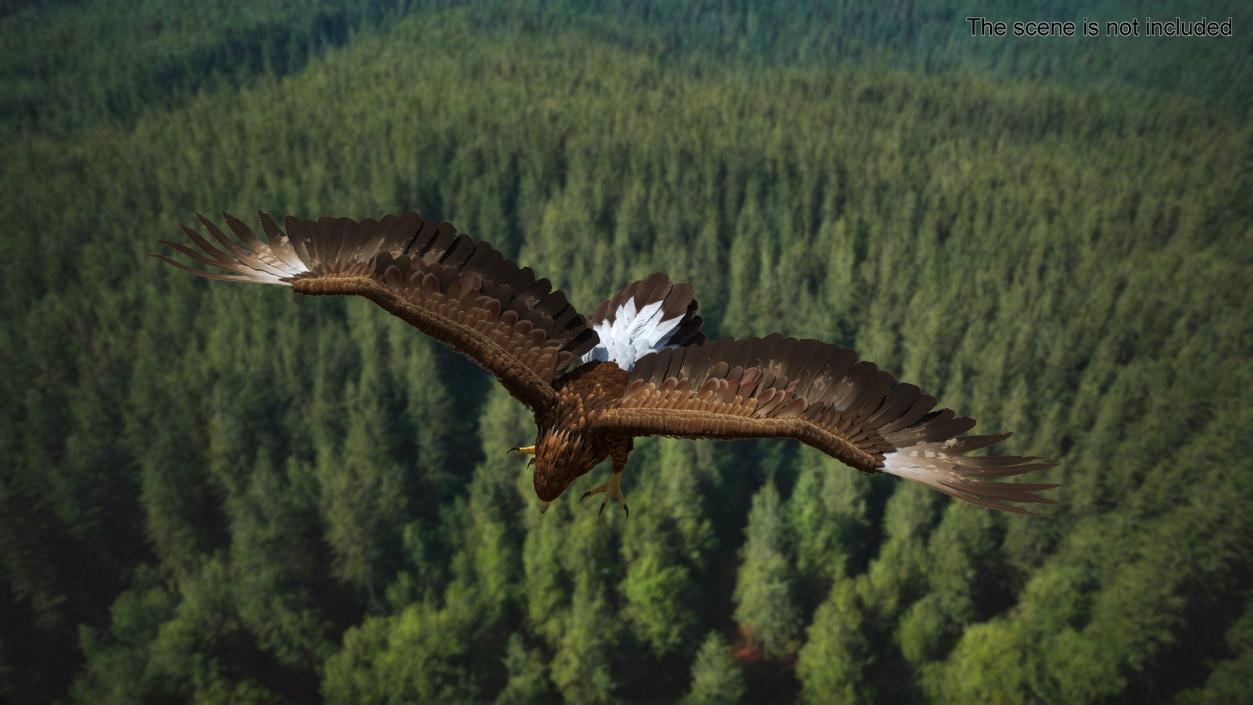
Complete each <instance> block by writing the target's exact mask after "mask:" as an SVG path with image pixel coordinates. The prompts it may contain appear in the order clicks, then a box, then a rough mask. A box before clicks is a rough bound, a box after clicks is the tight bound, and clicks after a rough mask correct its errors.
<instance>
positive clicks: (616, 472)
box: [579, 453, 631, 517]
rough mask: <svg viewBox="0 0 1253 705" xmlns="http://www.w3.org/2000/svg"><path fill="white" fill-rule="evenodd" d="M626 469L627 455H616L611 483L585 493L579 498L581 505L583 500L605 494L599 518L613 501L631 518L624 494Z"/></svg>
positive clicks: (610, 478) (598, 513)
mask: <svg viewBox="0 0 1253 705" xmlns="http://www.w3.org/2000/svg"><path fill="white" fill-rule="evenodd" d="M625 467H626V453H614V454H613V473H612V474H611V475H610V476H609V481H608V482H606V483H605V484H603V485H597V486H595V487H593V488H592V489H590V490H588V491H586V492H584V493H583V496H582V497H579V503H580V504H582V502H583V500H585V499H587V498H588V497H591V496H592V495H594V494H603V495H605V499H604V500H603V501H602V502H601V503H600V511H599V512H597V515H598V516H599V515H601V514H604V513H605V505H606V504H608V503H609V500H611V499H612V500H613V501H615V502H617V503H618V504H621V505H622V511H624V512H626V515H627V516H628V517H629V516H631V508H630V507H628V506H627V503H626V495H624V494H622V470H623V469H624V468H625Z"/></svg>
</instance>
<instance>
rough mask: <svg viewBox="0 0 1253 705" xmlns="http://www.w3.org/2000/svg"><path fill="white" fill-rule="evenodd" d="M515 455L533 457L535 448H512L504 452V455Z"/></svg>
mask: <svg viewBox="0 0 1253 705" xmlns="http://www.w3.org/2000/svg"><path fill="white" fill-rule="evenodd" d="M513 453H516V454H518V455H535V446H524V447H522V448H518V447H516V446H515V447H513V448H510V449H509V450H507V451H505V455H510V454H513Z"/></svg>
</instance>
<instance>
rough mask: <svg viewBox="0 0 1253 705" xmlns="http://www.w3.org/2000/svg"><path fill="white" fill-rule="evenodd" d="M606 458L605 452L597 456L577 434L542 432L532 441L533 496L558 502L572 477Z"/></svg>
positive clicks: (591, 445)
mask: <svg viewBox="0 0 1253 705" xmlns="http://www.w3.org/2000/svg"><path fill="white" fill-rule="evenodd" d="M607 456H608V453H600V454H598V453H596V452H595V450H594V449H593V444H592V442H591V439H590V438H588V437H587V436H585V435H583V434H581V433H578V432H576V431H572V430H570V429H549V430H544V431H541V432H540V435H539V439H538V440H536V441H535V476H534V480H535V494H536V495H537V496H538V497H539V498H540V500H541V501H543V502H551V501H553V500H554V499H557V498H558V497H560V496H561V493H562V492H565V491H566V487H568V486H569V485H570V483H571V482H574V480H575V478H577V477H579V476H580V475H583V474H584V473H586V472H588V471H589V470H591V469H592V468H594V467H596V465H597V463H599V462H600V461H602V460H604V459H605V458H606V457H607Z"/></svg>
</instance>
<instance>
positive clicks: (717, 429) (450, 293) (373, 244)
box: [154, 213, 1056, 513]
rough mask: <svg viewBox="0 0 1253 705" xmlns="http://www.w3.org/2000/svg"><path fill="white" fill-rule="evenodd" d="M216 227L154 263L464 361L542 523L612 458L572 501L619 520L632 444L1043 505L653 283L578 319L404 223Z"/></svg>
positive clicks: (499, 262)
mask: <svg viewBox="0 0 1253 705" xmlns="http://www.w3.org/2000/svg"><path fill="white" fill-rule="evenodd" d="M223 215H224V217H225V219H226V223H227V225H228V227H229V228H230V230H231V231H232V232H233V233H234V235H235V237H234V238H232V237H230V236H228V235H227V234H226V233H224V232H223V231H222V230H221V229H220V228H218V227H217V226H216V225H214V224H213V222H211V221H210V220H208V219H207V218H205V217H204V216H200V221H201V223H203V225H204V227H205V228H206V230H207V231H208V235H209V237H208V238H206V237H205V236H204V235H202V234H201V233H199V232H197V231H196V230H194V229H192V228H188V227H186V226H184V227H183V231H184V232H185V233H186V234H187V236H188V237H189V238H190V239H191V244H194V245H195V247H194V248H193V247H189V246H187V245H186V244H178V243H173V242H168V241H165V240H162V241H160V242H161V243H162V244H165V245H168V246H169V247H171V248H173V249H174V250H175V251H177V252H179V253H181V254H182V255H185V256H186V257H187V258H188V259H190V260H192V261H194V262H198V263H200V264H203V265H206V266H208V267H212V268H214V269H212V270H206V269H199V268H197V267H192V266H189V265H188V264H185V263H182V262H178V261H175V260H173V259H170V258H168V257H162V256H160V255H154V256H156V257H159V258H160V259H162V260H164V261H166V262H168V263H169V264H172V265H173V266H175V267H178V268H179V269H182V270H185V271H188V272H191V273H192V274H195V275H197V276H201V277H205V278H208V279H216V280H219V281H237V282H262V283H266V284H281V285H284V286H290V287H292V289H294V290H295V291H296V292H298V293H301V294H314V295H328V294H355V295H358V296H364V297H366V298H368V299H370V300H371V301H373V302H374V303H376V304H378V305H379V306H382V307H383V308H385V309H387V310H388V311H389V312H391V313H392V314H394V315H396V316H399V317H400V318H403V319H404V320H405V321H407V322H408V323H409V324H410V325H412V326H414V327H416V328H417V329H418V330H421V331H422V332H423V333H426V334H427V335H429V336H431V337H432V338H435V339H436V340H439V341H440V342H442V343H444V344H446V345H448V346H449V347H451V348H452V349H453V350H456V351H457V352H459V353H461V354H462V355H465V356H466V357H468V358H470V359H471V360H473V361H474V362H475V363H477V364H478V365H480V366H481V367H483V368H484V369H486V370H487V371H488V372H491V373H492V374H493V375H495V376H496V379H497V380H499V381H500V383H501V384H503V385H504V386H505V389H507V390H508V391H509V393H510V394H512V395H513V396H514V397H516V398H517V399H518V400H520V401H521V402H523V403H524V404H526V405H527V406H529V407H530V408H531V410H532V411H533V412H534V414H535V425H536V427H537V435H536V439H535V444H534V445H531V446H527V447H524V448H513V449H510V450H511V451H516V452H518V453H521V454H525V455H532V456H534V457H533V459H532V461H531V462H532V464H533V465H534V483H535V493H536V495H538V496H539V499H540V501H541V503H542V504H541V505H540V506H541V509H543V508H547V506H548V503H549V502H551V501H552V500H554V499H556V498H557V497H558V496H559V495H561V493H562V492H563V491H565V489H566V487H568V486H569V485H570V483H571V482H573V481H574V479H575V478H577V477H579V476H581V475H583V474H584V473H587V472H588V471H589V470H591V469H592V468H593V467H595V466H596V465H597V464H598V463H600V462H601V461H602V460H604V459H605V458H611V459H612V460H613V473H612V474H611V475H610V477H609V481H608V482H606V483H604V484H603V485H600V486H599V487H596V488H595V489H593V490H591V491H590V492H588V493H585V494H584V495H583V497H582V498H580V499H585V498H586V497H587V496H589V495H594V494H603V495H605V500H606V501H607V500H608V499H613V500H614V501H616V502H618V503H620V504H621V505H622V507H623V509H624V510H627V506H626V501H625V499H624V497H623V495H622V490H621V488H620V485H619V478H620V477H621V474H622V471H623V469H624V468H625V467H626V463H627V456H628V455H629V454H630V452H631V446H632V439H633V438H634V437H635V436H649V435H660V436H676V437H680V438H723V439H729V438H778V437H788V438H795V439H798V440H800V441H802V442H804V443H807V444H809V445H811V446H813V447H815V448H817V449H819V450H821V451H822V452H824V453H826V454H828V455H830V456H832V457H834V458H837V459H839V460H841V461H843V462H844V463H846V464H848V465H851V466H852V467H854V468H856V469H858V470H861V471H863V472H867V473H877V472H886V473H890V474H893V475H897V476H899V477H904V478H908V479H910V480H916V481H918V482H922V483H924V484H926V485H928V486H930V487H932V488H934V489H937V490H939V491H940V492H944V493H946V494H950V495H953V496H954V497H959V498H961V499H964V500H966V501H967V502H972V503H974V504H978V505H981V506H985V507H991V508H993V509H1001V510H1005V511H1010V512H1018V513H1029V512H1026V511H1025V510H1023V509H1022V508H1021V507H1019V506H1017V505H1016V504H1013V503H1014V502H1043V503H1051V500H1049V499H1046V498H1044V497H1040V496H1038V495H1036V494H1034V493H1035V492H1036V491H1039V490H1044V489H1049V488H1052V487H1056V485H1053V484H1025V483H1004V482H993V481H989V479H990V478H995V477H999V476H1005V475H1019V474H1022V473H1026V472H1030V471H1032V470H1038V469H1040V468H1044V467H1049V465H1048V464H1046V463H1040V462H1038V459H1037V458H1029V457H1018V456H1012V457H995V456H989V457H967V456H966V455H965V453H967V452H968V451H971V450H975V449H978V448H984V447H986V446H989V445H991V444H993V443H996V442H998V441H1001V440H1003V439H1005V438H1006V437H1008V436H1009V434H1008V433H1005V434H1000V435H989V436H963V435H961V434H963V433H965V432H966V431H968V430H970V429H971V428H972V427H973V426H974V425H975V422H974V420H973V419H969V418H966V417H960V416H957V415H955V414H954V413H953V411H952V410H950V409H941V410H939V411H932V407H934V406H935V405H936V399H935V398H934V397H931V396H928V395H926V394H923V393H922V392H921V391H920V390H919V389H918V387H916V386H914V385H912V384H897V383H896V381H895V379H894V378H893V377H892V375H890V374H888V373H887V372H884V371H882V370H880V369H878V368H877V367H876V366H875V365H874V364H872V363H869V362H865V361H858V359H857V355H856V354H855V353H854V352H853V351H852V350H849V349H848V348H843V347H840V346H838V345H833V344H831V343H824V342H821V341H817V340H797V339H795V338H786V337H783V336H781V335H777V334H776V335H769V336H766V337H765V338H746V339H740V340H736V339H732V338H724V339H722V340H718V341H714V342H709V341H707V340H706V338H705V336H704V334H703V333H701V331H700V325H701V318H700V316H699V315H698V314H697V305H696V299H695V298H693V292H692V287H691V285H689V284H681V283H680V284H676V283H673V282H671V281H670V278H669V277H668V276H666V275H665V274H661V273H656V274H652V275H649V276H648V277H645V278H644V279H642V280H640V281H637V282H633V283H632V284H630V285H628V286H627V287H625V288H624V289H622V290H621V291H619V292H618V293H617V294H614V295H613V296H612V297H611V298H609V299H608V300H606V301H604V302H602V303H601V304H600V305H599V306H597V307H596V309H595V311H594V312H593V313H592V315H591V316H590V317H588V318H585V317H584V316H581V315H579V313H578V312H577V311H576V310H575V309H574V307H573V306H571V305H570V303H569V302H568V301H567V300H566V297H565V295H564V294H562V293H561V292H560V291H556V290H554V289H553V288H552V285H551V284H550V283H549V281H548V280H547V279H537V278H536V277H535V273H534V272H533V271H532V270H531V269H530V268H529V267H521V268H520V267H518V265H516V264H514V263H513V262H511V261H509V260H508V259H506V258H505V257H503V256H502V255H501V254H500V253H499V252H498V251H496V250H495V249H494V248H493V247H492V246H491V245H489V244H487V243H486V242H482V241H478V240H475V239H474V238H472V237H470V236H469V235H466V234H464V233H458V232H457V229H456V228H455V227H453V226H452V225H451V224H449V223H439V222H436V221H434V220H430V219H428V218H423V217H421V216H419V215H417V214H416V213H408V214H406V215H402V216H387V217H384V218H383V219H381V220H372V219H366V220H351V219H348V218H320V219H318V220H316V221H315V220H302V219H299V218H295V217H292V216H288V217H287V218H286V219H285V220H284V223H283V225H284V227H283V228H280V227H279V226H278V224H277V223H275V221H274V219H273V218H271V217H270V216H269V215H267V214H265V213H260V214H259V215H260V220H261V225H262V229H263V230H264V232H265V240H264V241H263V240H261V239H260V238H259V237H257V235H256V234H255V233H254V232H253V231H252V230H251V229H250V228H249V227H248V226H247V225H246V224H244V223H243V222H242V221H240V220H239V219H238V218H235V217H232V216H230V215H228V214H223ZM210 238H211V240H212V241H211V240H210ZM215 243H216V244H215ZM217 270H221V271H220V272H219V271H217ZM604 508H605V502H604V501H602V502H601V511H603V510H604ZM627 511H628V512H629V510H627Z"/></svg>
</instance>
